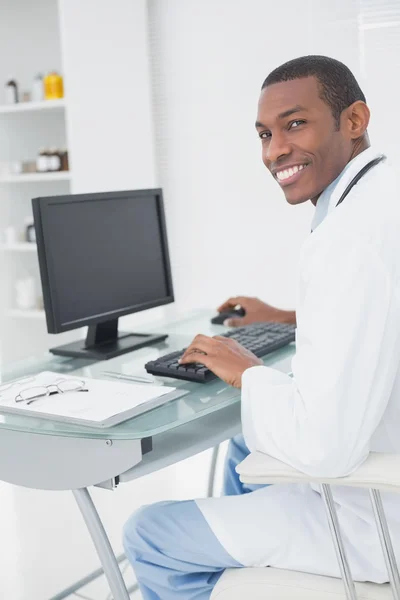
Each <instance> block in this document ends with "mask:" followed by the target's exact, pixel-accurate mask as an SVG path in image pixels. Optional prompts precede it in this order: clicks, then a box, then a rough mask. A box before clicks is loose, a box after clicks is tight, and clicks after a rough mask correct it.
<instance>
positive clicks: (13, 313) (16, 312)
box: [7, 308, 45, 320]
mask: <svg viewBox="0 0 400 600" xmlns="http://www.w3.org/2000/svg"><path fill="white" fill-rule="evenodd" d="M7 314H8V316H9V317H12V318H14V319H39V320H42V319H44V318H45V312H44V310H40V309H39V308H32V309H29V310H28V309H26V310H23V309H21V308H12V309H10V310H9V311H8V312H7Z"/></svg>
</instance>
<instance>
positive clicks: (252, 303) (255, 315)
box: [217, 296, 296, 327]
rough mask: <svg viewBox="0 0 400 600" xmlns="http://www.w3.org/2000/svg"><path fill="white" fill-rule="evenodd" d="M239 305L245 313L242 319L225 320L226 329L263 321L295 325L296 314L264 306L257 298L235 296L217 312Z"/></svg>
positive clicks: (226, 310) (229, 309) (268, 305)
mask: <svg viewBox="0 0 400 600" xmlns="http://www.w3.org/2000/svg"><path fill="white" fill-rule="evenodd" d="M238 305H240V306H241V307H242V308H243V309H244V310H245V312H246V314H245V316H244V317H235V318H232V319H227V320H226V321H225V323H224V325H226V326H228V327H241V326H242V325H249V324H250V323H260V322H263V321H274V322H277V323H293V324H295V323H296V313H295V311H292V310H281V309H279V308H275V307H274V306H271V305H270V304H266V303H265V302H262V300H259V299H258V298H248V297H246V296H236V297H234V298H229V300H227V301H226V302H224V303H223V304H221V306H219V307H218V309H217V310H218V312H229V311H231V310H233V309H234V308H235V307H236V306H238Z"/></svg>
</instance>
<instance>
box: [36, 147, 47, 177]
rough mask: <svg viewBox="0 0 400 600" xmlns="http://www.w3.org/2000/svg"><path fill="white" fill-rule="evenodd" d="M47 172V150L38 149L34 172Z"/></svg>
mask: <svg viewBox="0 0 400 600" xmlns="http://www.w3.org/2000/svg"><path fill="white" fill-rule="evenodd" d="M48 170H49V150H47V149H46V148H40V150H39V154H38V155H37V157H36V171H37V172H38V173H45V172H46V171H48Z"/></svg>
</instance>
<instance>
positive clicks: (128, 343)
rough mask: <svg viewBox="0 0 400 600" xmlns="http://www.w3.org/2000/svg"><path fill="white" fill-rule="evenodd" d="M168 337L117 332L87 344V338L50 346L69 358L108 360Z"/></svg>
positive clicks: (54, 352) (55, 351)
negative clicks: (94, 342) (102, 340)
mask: <svg viewBox="0 0 400 600" xmlns="http://www.w3.org/2000/svg"><path fill="white" fill-rule="evenodd" d="M167 337H168V335H167V334H163V333H160V334H149V333H122V332H121V333H119V335H118V337H117V338H116V339H111V340H106V341H104V342H101V343H96V344H94V345H91V346H87V345H86V344H87V340H86V341H85V340H79V341H77V342H71V343H70V344H65V345H63V346H56V347H55V348H50V352H51V353H52V354H56V355H57V356H68V357H71V358H87V359H88V360H108V359H110V358H114V357H116V356H120V355H121V354H126V353H127V352H133V351H134V350H138V349H139V348H144V347H145V346H149V345H150V344H156V343H157V342H162V341H163V340H165V339H166V338H167Z"/></svg>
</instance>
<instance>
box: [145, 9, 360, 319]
mask: <svg viewBox="0 0 400 600" xmlns="http://www.w3.org/2000/svg"><path fill="white" fill-rule="evenodd" d="M331 6H332V5H331V3H329V2H325V1H321V0H310V1H308V2H307V1H306V2H302V3H301V10H299V9H300V5H299V2H298V1H297V0H282V1H281V2H280V3H279V8H277V5H276V3H273V2H269V1H266V0H251V2H249V1H248V0H235V1H232V0H218V1H215V0H203V1H202V2H199V1H198V0H185V2H182V1H181V0H149V15H150V27H151V29H150V35H151V37H150V41H151V51H152V66H153V85H154V90H153V93H154V106H155V131H156V143H157V159H158V169H159V170H158V172H159V181H160V184H161V185H162V187H163V188H164V194H165V198H166V204H167V218H168V226H169V234H170V246H171V253H172V267H173V274H174V282H175V289H176V296H177V308H189V307H195V306H197V305H211V306H212V305H217V304H218V303H220V302H221V301H222V300H224V299H225V298H226V297H227V296H229V295H232V294H246V295H253V294H254V295H258V296H261V297H263V298H264V299H265V300H267V301H269V302H271V303H275V304H277V305H280V306H282V307H287V308H289V307H293V306H294V305H295V272H296V262H297V255H298V251H299V247H300V245H301V243H302V241H303V239H304V238H305V236H306V235H308V233H309V224H310V220H311V215H312V211H313V209H312V206H311V205H304V206H300V207H290V206H289V205H287V204H286V201H285V199H284V196H283V194H282V192H281V191H280V189H279V188H278V186H277V184H276V183H275V182H274V181H273V180H272V178H271V177H270V175H269V174H268V172H267V171H266V169H265V167H264V166H263V164H262V162H261V152H260V142H259V140H258V138H257V135H256V132H255V129H254V121H255V117H256V110H257V101H258V96H259V90H260V87H261V84H262V82H263V80H264V78H265V77H266V76H267V75H268V73H269V72H270V71H271V70H272V69H273V68H275V67H276V66H278V65H279V64H281V63H282V62H284V61H286V60H289V59H291V58H294V57H296V56H300V55H302V54H309V53H315V54H328V55H331V56H333V57H335V58H338V59H341V60H344V61H345V62H346V63H347V64H348V65H349V66H350V68H352V69H353V70H354V71H355V73H356V75H357V74H358V73H359V68H358V67H359V53H358V25H357V9H358V1H356V0H346V1H344V0H343V1H341V2H338V1H337V2H335V7H334V10H333V9H332V8H331ZM339 40H340V43H339Z"/></svg>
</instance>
